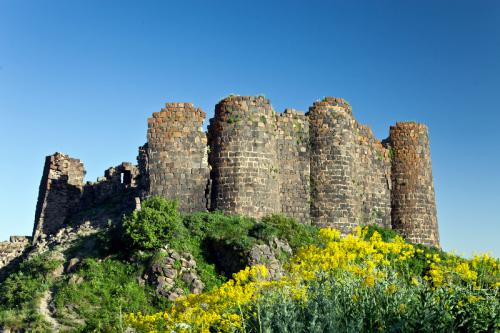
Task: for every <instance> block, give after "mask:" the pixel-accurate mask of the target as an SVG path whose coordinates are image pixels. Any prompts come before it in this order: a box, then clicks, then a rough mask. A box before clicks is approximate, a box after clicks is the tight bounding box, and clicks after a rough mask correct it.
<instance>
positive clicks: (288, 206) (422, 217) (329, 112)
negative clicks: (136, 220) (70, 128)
mask: <svg viewBox="0 0 500 333" xmlns="http://www.w3.org/2000/svg"><path fill="white" fill-rule="evenodd" d="M205 116H206V114H205V113H204V112H203V111H202V110H201V109H200V108H196V107H194V106H193V104H191V103H167V104H166V106H165V108H163V109H161V111H160V112H155V113H153V115H152V117H150V118H149V119H148V130H147V143H146V144H144V145H143V146H141V147H139V154H138V157H137V162H138V164H137V165H133V164H131V163H122V164H121V165H119V166H116V167H113V168H110V169H108V170H106V172H105V175H104V177H100V178H98V180H97V182H87V183H84V176H85V170H84V166H83V164H82V163H81V162H80V161H79V160H77V159H74V158H71V157H69V156H67V155H65V154H62V153H55V154H54V155H51V156H48V157H47V158H46V161H45V167H44V171H43V176H42V180H41V183H40V191H39V196H38V203H37V207H36V214H35V224H34V229H33V235H32V242H38V241H39V240H41V239H44V238H45V237H47V236H48V235H51V234H54V233H57V231H58V230H59V229H60V228H62V227H63V226H65V225H67V224H68V223H70V222H71V223H75V221H76V223H79V222H78V219H77V218H75V216H79V214H81V213H82V211H87V210H89V209H90V210H92V209H95V208H96V207H99V205H102V204H103V203H106V202H108V201H109V200H115V201H116V200H117V198H118V201H117V202H118V205H119V206H120V207H119V208H120V211H121V212H124V211H126V210H127V209H129V210H133V209H135V208H136V207H137V205H140V200H144V199H145V198H147V197H149V196H153V195H160V196H163V197H165V198H167V199H176V200H178V201H179V207H180V210H181V211H182V212H184V213H190V212H195V211H214V210H220V211H223V212H225V213H227V214H241V215H248V216H251V217H255V218H260V217H263V216H265V215H268V214H273V213H281V214H285V215H287V216H290V217H293V218H295V219H297V220H298V221H300V222H302V223H306V224H313V225H317V226H321V227H327V226H328V227H334V228H338V229H340V230H341V231H342V232H344V233H345V232H348V231H349V230H350V229H351V228H353V227H355V226H358V225H368V224H375V225H378V226H382V227H385V228H392V229H394V230H396V231H398V232H399V233H400V234H402V235H403V236H404V237H405V238H406V239H407V240H408V241H410V242H414V243H420V244H425V245H431V246H439V234H438V224H437V218H436V206H435V199H434V184H433V177H432V167H431V159H430V151H429V138H428V130H427V127H426V126H425V125H422V124H418V123H415V122H400V123H396V125H395V126H392V127H391V128H390V133H389V137H388V138H387V139H385V140H383V141H382V142H381V141H379V140H377V139H376V138H375V136H374V135H373V133H372V131H371V130H370V128H368V127H367V126H364V125H361V124H359V123H358V122H357V121H356V120H355V119H354V117H353V115H352V110H351V107H350V105H349V103H347V102H346V101H345V100H343V99H341V98H334V97H327V98H325V99H323V100H322V101H317V102H315V103H314V104H313V105H312V106H311V107H310V108H309V111H308V112H307V113H303V112H299V111H296V110H293V109H287V110H285V112H283V113H277V112H275V111H274V109H273V107H272V106H271V103H270V101H269V100H268V99H266V98H264V97H262V96H229V97H227V98H224V99H223V100H221V101H220V102H219V103H218V104H217V105H216V106H215V116H214V118H212V119H210V123H209V126H208V131H207V132H206V133H205V132H204V131H203V122H204V120H205ZM115 204H116V202H115ZM81 222H82V221H81ZM25 242H26V241H23V244H24V243H25ZM4 243H5V244H7V243H9V242H3V243H2V244H1V246H2V248H10V246H9V245H5V244H4ZM14 243H16V242H13V244H14ZM18 245H19V244H16V245H15V246H13V247H12V248H17V247H18ZM3 251H5V250H3Z"/></svg>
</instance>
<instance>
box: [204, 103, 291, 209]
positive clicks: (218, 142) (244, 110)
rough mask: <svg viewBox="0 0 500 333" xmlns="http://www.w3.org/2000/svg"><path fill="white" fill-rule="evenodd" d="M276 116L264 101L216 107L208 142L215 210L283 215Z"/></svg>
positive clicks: (269, 105)
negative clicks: (278, 213) (281, 212)
mask: <svg viewBox="0 0 500 333" xmlns="http://www.w3.org/2000/svg"><path fill="white" fill-rule="evenodd" d="M276 130H277V125H276V117H275V112H274V110H273V109H272V107H271V104H270V102H269V100H268V99H266V98H264V97H262V96H257V97H254V96H231V97H228V98H225V99H223V100H222V101H220V102H219V103H218V104H217V105H216V107H215V117H214V118H213V119H212V120H211V121H210V125H209V128H208V138H209V145H210V155H209V156H210V157H209V158H210V164H211V166H212V172H211V179H212V192H211V209H213V210H216V209H218V210H222V211H224V212H227V213H231V214H244V215H248V216H253V217H257V218H259V217H262V216H265V215H268V214H271V213H277V212H280V211H281V202H280V191H279V177H280V175H279V167H280V165H279V162H278V155H277V137H276V132H277V131H276Z"/></svg>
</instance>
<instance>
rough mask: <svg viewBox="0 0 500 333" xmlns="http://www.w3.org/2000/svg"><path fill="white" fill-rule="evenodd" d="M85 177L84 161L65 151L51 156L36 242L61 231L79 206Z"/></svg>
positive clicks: (44, 178) (39, 207) (44, 179)
mask: <svg viewBox="0 0 500 333" xmlns="http://www.w3.org/2000/svg"><path fill="white" fill-rule="evenodd" d="M84 176H85V169H84V167H83V163H81V162H80V160H77V159H74V158H70V157H69V156H67V155H65V154H62V153H55V154H54V155H51V156H47V158H46V159H45V167H44V170H43V176H42V180H41V182H40V190H39V195H38V202H37V208H36V212H35V224H34V228H33V241H36V240H37V239H38V238H39V237H44V235H48V234H52V233H55V232H57V231H58V230H59V229H60V228H61V227H62V226H63V225H64V223H65V222H66V219H67V217H68V216H69V215H70V214H71V213H72V212H73V211H74V210H75V209H76V208H77V207H78V205H79V201H80V197H81V195H82V189H83V178H84Z"/></svg>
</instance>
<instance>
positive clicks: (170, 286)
mask: <svg viewBox="0 0 500 333" xmlns="http://www.w3.org/2000/svg"><path fill="white" fill-rule="evenodd" d="M143 279H144V280H145V281H147V282H148V283H149V284H151V285H153V286H154V287H155V288H156V293H157V294H158V295H159V296H164V297H166V298H167V299H169V300H170V301H174V300H175V299H177V298H178V297H180V296H182V295H184V290H183V289H181V288H179V287H176V285H178V283H179V282H181V281H182V283H183V284H184V286H186V288H188V289H189V292H190V293H192V294H200V293H201V292H202V291H203V289H204V288H205V285H204V284H203V282H202V281H201V279H200V277H199V276H198V274H197V272H196V261H195V260H194V258H193V256H192V255H191V254H189V253H182V254H179V253H178V252H176V251H175V250H172V249H166V250H162V252H160V258H159V259H156V260H155V261H154V262H153V263H152V265H151V267H150V268H149V269H148V271H147V272H146V273H145V274H144V276H143Z"/></svg>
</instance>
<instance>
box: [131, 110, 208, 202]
mask: <svg viewBox="0 0 500 333" xmlns="http://www.w3.org/2000/svg"><path fill="white" fill-rule="evenodd" d="M204 119H205V113H204V112H203V111H202V110H201V109H199V108H195V107H193V104H191V103H167V104H166V106H165V108H163V109H162V110H161V111H160V112H155V113H153V117H151V118H149V119H148V145H147V155H148V156H147V162H148V165H147V171H148V178H149V189H147V192H148V194H149V195H161V196H163V197H165V198H168V199H178V200H179V208H180V210H181V211H182V212H194V211H203V210H206V209H207V200H206V191H207V184H208V179H209V167H208V163H207V138H206V134H205V133H204V132H203V128H202V126H203V121H204ZM140 168H142V167H140Z"/></svg>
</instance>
